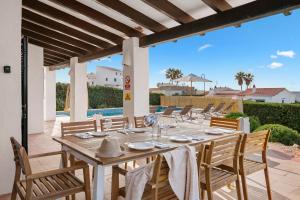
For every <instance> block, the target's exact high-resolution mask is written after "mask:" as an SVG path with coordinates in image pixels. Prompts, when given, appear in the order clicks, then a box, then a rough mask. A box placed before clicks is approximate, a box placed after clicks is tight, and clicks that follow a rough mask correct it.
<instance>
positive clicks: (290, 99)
mask: <svg viewBox="0 0 300 200" xmlns="http://www.w3.org/2000/svg"><path fill="white" fill-rule="evenodd" d="M295 98H296V97H295V95H294V94H293V93H291V92H289V91H287V90H284V91H282V92H280V93H278V94H277V95H275V96H273V97H269V96H247V97H244V100H249V99H250V100H264V101H265V102H270V103H282V100H284V103H295Z"/></svg>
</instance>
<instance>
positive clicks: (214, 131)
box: [204, 129, 224, 135]
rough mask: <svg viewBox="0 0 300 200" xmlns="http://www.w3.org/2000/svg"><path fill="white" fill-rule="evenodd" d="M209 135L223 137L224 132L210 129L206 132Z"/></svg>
mask: <svg viewBox="0 0 300 200" xmlns="http://www.w3.org/2000/svg"><path fill="white" fill-rule="evenodd" d="M204 132H205V133H206V134H208V135H223V133H224V132H223V131H221V130H218V129H209V130H205V131H204Z"/></svg>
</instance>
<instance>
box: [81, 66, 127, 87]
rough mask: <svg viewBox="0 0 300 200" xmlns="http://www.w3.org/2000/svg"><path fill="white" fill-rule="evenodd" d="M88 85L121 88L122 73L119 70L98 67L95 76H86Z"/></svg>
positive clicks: (90, 74)
mask: <svg viewBox="0 0 300 200" xmlns="http://www.w3.org/2000/svg"><path fill="white" fill-rule="evenodd" d="M87 78H88V84H89V85H100V86H106V87H114V88H120V89H122V88H123V72H122V71H121V70H119V69H116V68H113V67H106V66H98V67H97V68H96V74H94V73H89V74H88V75H87Z"/></svg>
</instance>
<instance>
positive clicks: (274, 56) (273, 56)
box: [270, 55, 278, 59]
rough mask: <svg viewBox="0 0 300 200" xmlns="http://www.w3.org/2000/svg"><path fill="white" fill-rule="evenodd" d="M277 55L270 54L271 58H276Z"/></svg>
mask: <svg viewBox="0 0 300 200" xmlns="http://www.w3.org/2000/svg"><path fill="white" fill-rule="evenodd" d="M277 57H278V56H276V55H270V58H272V59H276V58H277Z"/></svg>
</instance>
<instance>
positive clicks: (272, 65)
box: [268, 62, 283, 69]
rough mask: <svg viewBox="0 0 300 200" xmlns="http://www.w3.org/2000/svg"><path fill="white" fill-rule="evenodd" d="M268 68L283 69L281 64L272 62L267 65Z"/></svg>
mask: <svg viewBox="0 0 300 200" xmlns="http://www.w3.org/2000/svg"><path fill="white" fill-rule="evenodd" d="M268 67H269V68H270V69H277V68H280V67H283V64H282V63H279V62H272V63H271V64H270V65H268Z"/></svg>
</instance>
